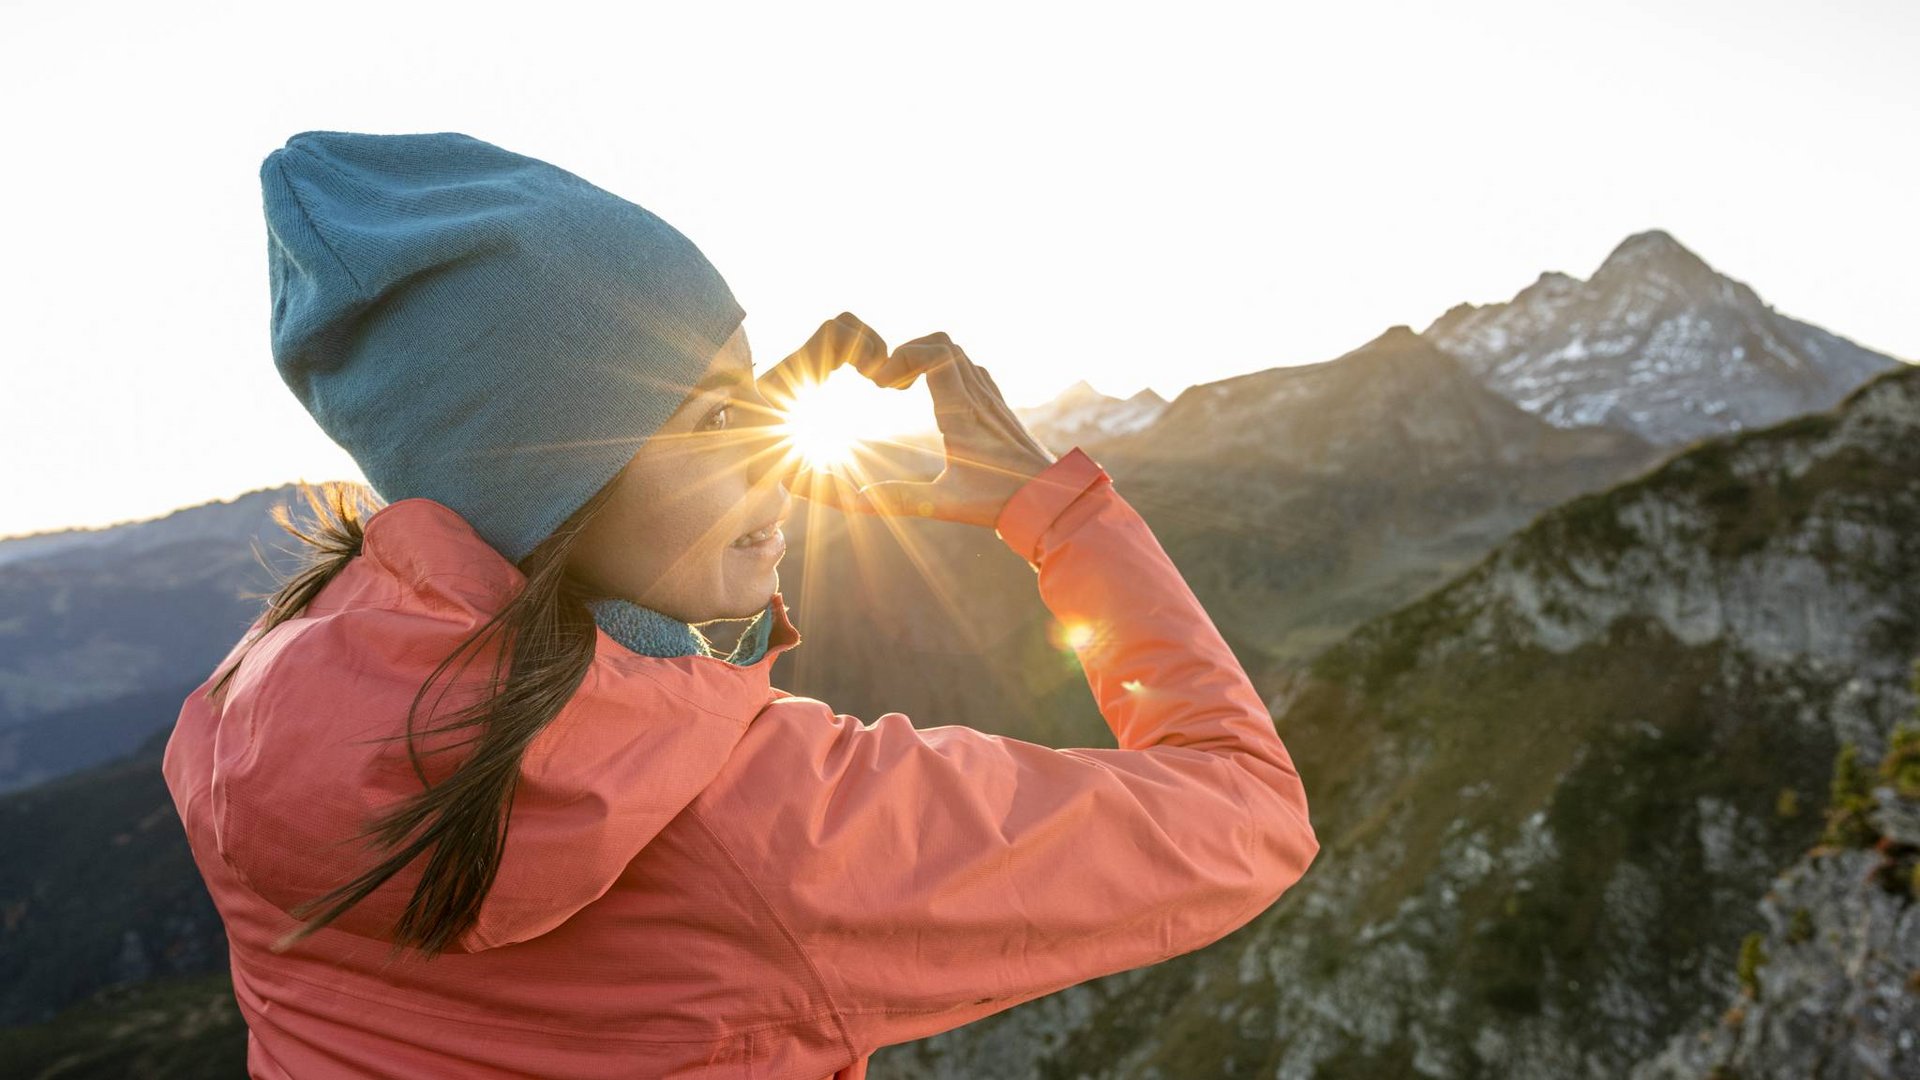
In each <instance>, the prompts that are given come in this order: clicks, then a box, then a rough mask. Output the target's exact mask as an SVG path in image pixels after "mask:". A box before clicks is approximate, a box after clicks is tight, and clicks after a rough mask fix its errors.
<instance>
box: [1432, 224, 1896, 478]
mask: <svg viewBox="0 0 1920 1080" xmlns="http://www.w3.org/2000/svg"><path fill="white" fill-rule="evenodd" d="M1423 335H1424V336H1425V337H1426V338H1427V339H1428V340H1429V341H1431V342H1433V343H1434V344H1435V345H1437V346H1439V347H1440V348H1441V349H1443V350H1445V351H1446V352H1449V353H1451V354H1453V355H1454V356H1456V357H1458V358H1459V359H1460V361H1461V362H1462V363H1464V364H1465V365H1466V366H1467V368H1468V370H1470V371H1472V372H1473V374H1474V375H1475V376H1476V377H1477V378H1479V379H1480V380H1482V381H1483V382H1485V383H1486V385H1487V386H1489V387H1490V388H1492V389H1493V390H1494V391H1496V392H1498V393H1499V394H1500V395H1502V396H1503V397H1506V398H1507V399H1509V400H1511V401H1513V402H1514V403H1516V404H1518V405H1519V406H1520V407H1521V408H1524V409H1526V410H1527V411H1528V412H1530V413H1534V414H1536V415H1538V416H1540V417H1542V418H1544V419H1545V420H1547V421H1548V422H1550V423H1552V424H1555V425H1558V426H1560V427H1583V426H1590V425H1604V426H1607V427H1611V428H1616V429H1618V430H1621V431H1629V432H1632V433H1634V434H1636V435H1639V436H1641V437H1642V438H1645V439H1647V440H1648V441H1650V442H1653V443H1655V444H1657V445H1660V446H1668V447H1674V446H1680V445H1684V444H1686V443H1689V442H1692V441H1693V440H1695V439H1698V438H1702V437H1705V436H1710V435H1718V434H1722V433H1725V432H1729V431H1740V430H1743V429H1748V428H1754V427H1764V426H1766V425H1768V424H1772V423H1776V422H1778V421H1781V420H1785V419H1787V418H1789V417H1792V416H1798V415H1801V414H1803V413H1808V412H1814V411H1818V410H1821V409H1826V408H1829V407H1831V406H1832V405H1833V404H1834V403H1835V402H1837V401H1839V400H1840V398H1841V397H1842V396H1844V395H1845V394H1847V393H1848V392H1849V391H1851V390H1853V389H1854V388H1855V387H1857V386H1859V385H1860V384H1861V383H1863V382H1865V381H1866V380H1867V379H1868V378H1870V377H1872V376H1873V375H1875V374H1877V373H1879V372H1882V371H1885V370H1888V369H1889V368H1892V367H1895V366H1897V365H1899V363H1900V361H1898V360H1895V359H1893V358H1892V357H1888V356H1883V355H1881V354H1880V353H1877V352H1873V351H1872V350H1870V349H1865V348H1862V347H1860V346H1859V345H1856V344H1854V343H1853V342H1851V341H1848V340H1846V339H1845V338H1842V337H1838V336H1836V335H1834V334H1830V333H1828V332H1827V331H1825V330H1822V329H1820V328H1819V327H1817V326H1811V325H1808V324H1807V323H1803V322H1799V321H1797V320H1795V319H1790V318H1788V317H1786V316H1785V315H1781V314H1780V313H1778V312H1776V311H1774V310H1773V308H1772V307H1771V306H1769V305H1767V304H1766V303H1765V302H1763V301H1762V300H1761V299H1760V298H1759V296H1757V295H1755V293H1754V291H1753V290H1752V289H1751V288H1748V287H1747V286H1746V285H1744V284H1742V283H1740V282H1738V281H1734V280H1733V279H1731V278H1728V277H1726V276H1724V275H1722V274H1719V273H1716V272H1715V271H1714V270H1713V268H1711V267H1709V266H1708V265H1707V264H1706V263H1705V262H1703V261H1701V259H1700V257H1699V256H1697V255H1695V254H1694V253H1693V252H1691V251H1689V250H1687V249H1686V248H1685V247H1683V246H1681V244H1680V242H1679V241H1677V240H1675V239H1674V238H1673V237H1671V236H1669V235H1668V234H1666V233H1665V232H1662V231H1659V230H1657V229H1656V230H1653V231H1649V232H1643V233H1637V234H1635V235H1633V236H1629V237H1627V239H1625V240H1624V241H1622V242H1621V243H1620V245H1619V246H1618V247H1616V248H1615V249H1614V250H1613V253H1612V254H1610V255H1608V256H1607V259H1606V261H1605V262H1604V263H1602V264H1601V266H1600V269H1599V270H1598V271H1597V272H1595V274H1594V275H1593V277H1592V279H1591V280H1588V281H1581V280H1580V279H1578V278H1574V277H1569V276H1567V275H1566V274H1561V273H1546V274H1542V275H1540V278H1539V280H1538V281H1535V282H1534V283H1533V284H1532V285H1530V286H1528V287H1527V288H1525V289H1522V290H1521V291H1520V293H1519V294H1518V295H1517V296H1515V297H1514V298H1513V299H1512V300H1510V301H1508V302H1507V303H1504V304H1489V305H1487V306H1485V307H1476V306H1474V305H1472V304H1461V305H1459V306H1458V307H1455V308H1453V309H1452V310H1450V311H1448V312H1447V313H1446V314H1444V315H1442V316H1441V317H1440V318H1439V319H1437V320H1435V321H1434V323H1433V325H1431V326H1429V327H1427V329H1426V330H1425V331H1424V332H1423Z"/></svg>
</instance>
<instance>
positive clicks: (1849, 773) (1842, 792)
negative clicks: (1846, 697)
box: [1820, 742, 1879, 848]
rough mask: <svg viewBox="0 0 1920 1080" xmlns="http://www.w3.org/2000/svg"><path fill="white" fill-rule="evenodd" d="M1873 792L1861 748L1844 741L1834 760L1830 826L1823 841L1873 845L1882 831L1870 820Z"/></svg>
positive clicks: (1829, 792)
mask: <svg viewBox="0 0 1920 1080" xmlns="http://www.w3.org/2000/svg"><path fill="white" fill-rule="evenodd" d="M1872 809H1873V795H1872V794H1871V793H1870V792H1869V791H1868V788H1867V773H1866V770H1865V769H1862V768H1861V767H1860V748H1859V747H1857V746H1855V745H1853V744H1852V743H1850V742H1848V743H1842V744H1840V753H1839V754H1838V755H1836V756H1835V757H1834V759H1833V782H1832V784H1831V786H1830V788H1829V791H1828V804H1827V828H1826V831H1825V832H1824V833H1822V834H1821V836H1820V842H1821V843H1823V844H1827V845H1829V846H1832V847H1849V848H1852V847H1872V846H1873V842H1874V840H1875V839H1876V838H1877V837H1878V835H1879V834H1878V833H1877V832H1876V831H1875V830H1874V827H1873V823H1872V822H1871V821H1870V820H1869V819H1868V816H1867V815H1868V813H1869V812H1870V811H1872Z"/></svg>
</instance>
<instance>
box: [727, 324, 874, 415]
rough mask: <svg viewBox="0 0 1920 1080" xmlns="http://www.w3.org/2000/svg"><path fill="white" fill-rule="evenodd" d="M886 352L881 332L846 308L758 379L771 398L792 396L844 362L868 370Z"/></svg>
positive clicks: (820, 379) (760, 385) (821, 379)
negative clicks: (776, 395)
mask: <svg viewBox="0 0 1920 1080" xmlns="http://www.w3.org/2000/svg"><path fill="white" fill-rule="evenodd" d="M886 356H887V343H886V342H885V341H884V340H882V339H881V337H880V335H879V334H877V333H875V332H874V330H873V328H872V327H869V326H868V325H867V324H866V323H864V322H861V321H860V319H859V318H858V317H856V316H855V315H854V314H853V313H852V312H847V311H843V312H841V313H840V314H839V315H836V316H834V317H833V318H831V319H828V320H827V321H826V322H824V323H821V324H820V328H819V329H818V330H815V331H814V333H813V336H812V337H810V338H808V339H807V343H806V344H805V345H802V346H801V347H800V348H799V349H798V350H797V351H796V352H794V353H793V354H792V355H790V356H788V357H787V358H786V359H784V360H782V361H781V362H780V363H779V364H777V365H775V367H774V368H773V370H771V371H769V372H767V374H766V375H765V376H763V377H762V378H761V379H760V380H758V383H759V387H760V392H761V393H762V394H764V395H767V396H768V397H769V398H771V397H772V396H773V395H775V394H778V395H780V396H781V397H783V398H786V399H791V398H792V397H793V394H794V391H795V390H797V389H798V388H800V387H801V386H805V385H808V384H811V383H819V382H824V381H825V380H826V378H827V376H828V375H830V374H832V373H833V370H834V369H835V368H837V367H839V366H840V365H841V364H848V363H850V364H852V365H854V367H855V368H857V369H859V370H860V372H861V374H866V373H868V372H869V371H872V370H873V369H875V368H876V367H877V366H878V365H880V364H882V363H884V362H885V361H886Z"/></svg>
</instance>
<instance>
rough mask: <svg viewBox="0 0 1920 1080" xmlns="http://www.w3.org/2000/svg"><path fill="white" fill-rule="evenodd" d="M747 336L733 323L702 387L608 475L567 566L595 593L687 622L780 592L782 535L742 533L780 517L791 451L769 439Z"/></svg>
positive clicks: (732, 612) (754, 610) (751, 609)
mask: <svg viewBox="0 0 1920 1080" xmlns="http://www.w3.org/2000/svg"><path fill="white" fill-rule="evenodd" d="M774 418H775V417H774V415H773V412H772V406H770V405H769V404H768V403H767V401H766V399H765V398H763V397H761V396H760V391H759V389H758V388H757V387H756V386H755V384H754V376H753V357H752V354H751V353H750V352H749V351H748V349H747V338H746V334H745V333H744V331H742V330H736V331H734V334H733V336H732V337H731V338H729V339H728V340H727V343H726V344H725V345H723V346H722V347H721V349H720V351H719V353H717V354H716V355H715V356H714V358H713V362H712V364H711V365H709V367H708V369H707V372H706V375H705V376H704V377H703V378H702V379H701V381H700V386H699V388H698V389H697V390H695V392H694V393H693V394H692V396H690V397H688V398H687V400H685V401H683V402H682V403H681V404H680V408H679V410H678V411H677V412H675V413H674V414H673V416H672V417H670V418H669V419H668V420H667V422H666V423H665V424H664V425H662V426H661V428H660V430H659V431H658V432H656V433H655V434H654V435H653V436H652V437H651V438H649V439H648V440H647V442H646V443H645V445H643V446H642V447H641V448H640V451H639V453H637V454H635V455H634V456H633V460H631V461H629V462H628V463H627V465H626V467H625V468H624V469H622V470H621V471H620V473H619V475H617V476H615V477H614V478H613V480H612V482H611V486H612V488H613V491H612V493H611V495H610V496H609V500H608V502H607V503H606V505H605V506H603V507H602V508H601V510H600V513H599V514H598V515H597V516H595V517H594V519H593V520H592V521H591V522H590V523H589V524H588V525H587V527H586V529H585V530H583V531H582V533H581V535H580V537H579V538H578V539H577V540H576V541H575V543H574V546H573V551H572V554H571V556H570V557H569V558H568V561H567V566H568V569H569V570H571V571H572V572H573V574H574V575H575V576H576V577H577V578H579V579H580V580H582V581H584V582H586V583H587V584H588V585H589V586H590V587H592V588H593V589H594V590H595V592H596V594H597V595H601V596H619V597H625V598H626V599H628V600H631V601H633V602H634V603H636V604H639V605H641V606H642V607H648V608H652V609H654V610H655V611H658V612H661V613H662V614H665V615H669V616H672V617H673V618H676V619H679V620H680V621H682V622H687V623H702V622H708V621H711V620H713V619H738V618H746V617H748V616H751V615H755V614H758V613H759V611H760V609H762V608H764V607H766V606H767V601H768V600H769V599H771V598H772V596H773V594H774V593H775V592H776V591H778V590H779V588H780V572H779V569H778V566H779V562H780V557H781V556H782V555H784V554H785V553H786V547H787V542H786V537H784V536H782V535H780V533H779V532H778V530H776V531H775V533H774V535H773V537H772V538H771V539H769V540H766V541H763V542H761V543H757V544H753V545H751V546H741V545H739V544H736V543H735V541H736V540H738V539H740V538H741V537H742V536H743V535H744V534H746V533H750V532H753V531H754V530H756V529H758V528H760V527H761V526H764V525H767V524H768V523H770V522H774V521H776V520H784V519H785V518H786V516H787V514H788V512H789V511H790V510H791V509H792V505H793V498H792V496H791V495H789V494H788V493H787V491H786V489H785V487H784V486H783V481H784V480H785V479H786V478H787V476H788V475H789V473H790V466H789V464H788V461H789V459H790V457H791V455H789V454H788V453H787V452H786V448H785V446H784V444H783V443H781V442H780V441H778V440H776V439H775V438H773V437H772V436H771V434H770V429H769V427H768V424H769V422H770V421H772V420H773V419H774Z"/></svg>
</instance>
